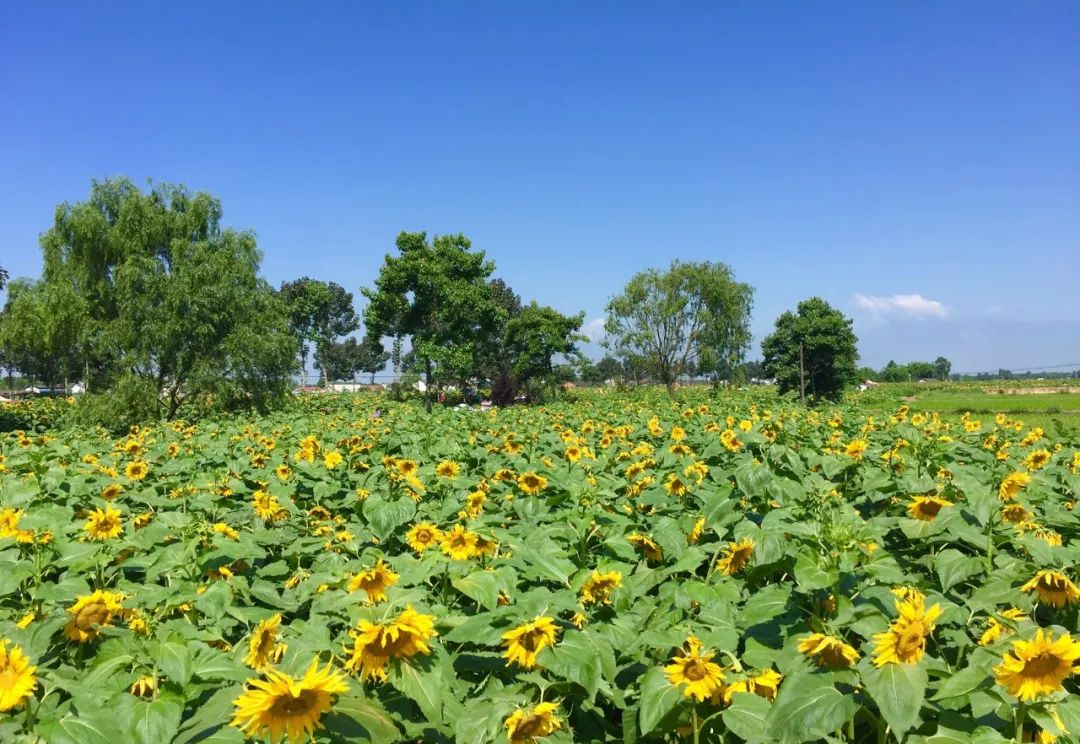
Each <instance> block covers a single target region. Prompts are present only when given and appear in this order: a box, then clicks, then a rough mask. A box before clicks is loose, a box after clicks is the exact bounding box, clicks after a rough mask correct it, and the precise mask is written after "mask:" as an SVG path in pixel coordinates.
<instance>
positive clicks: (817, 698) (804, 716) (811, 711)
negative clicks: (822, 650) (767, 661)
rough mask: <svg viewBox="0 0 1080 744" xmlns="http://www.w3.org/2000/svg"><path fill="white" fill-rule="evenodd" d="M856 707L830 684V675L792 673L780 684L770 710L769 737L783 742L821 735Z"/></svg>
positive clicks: (827, 732) (851, 700)
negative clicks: (778, 691)
mask: <svg viewBox="0 0 1080 744" xmlns="http://www.w3.org/2000/svg"><path fill="white" fill-rule="evenodd" d="M858 707H859V706H858V705H857V704H856V703H855V701H854V700H853V699H852V698H851V696H849V695H844V694H843V693H841V692H840V691H839V690H837V689H836V688H835V687H834V686H833V683H832V677H831V676H830V675H826V674H800V675H793V676H791V677H789V678H788V679H787V680H785V682H784V684H782V685H780V693H779V694H778V695H777V697H776V702H775V703H773V707H772V710H771V711H770V712H769V717H768V733H769V737H770V738H771V739H773V740H779V741H782V742H803V741H813V740H815V739H822V738H824V737H825V736H827V735H828V734H831V733H832V732H833V731H836V730H837V729H838V728H840V727H841V726H843V725H844V724H845V723H846V722H847V720H848V719H849V718H851V717H852V716H854V715H855V711H856V710H858Z"/></svg>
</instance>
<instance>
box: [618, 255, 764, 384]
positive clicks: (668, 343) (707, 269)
mask: <svg viewBox="0 0 1080 744" xmlns="http://www.w3.org/2000/svg"><path fill="white" fill-rule="evenodd" d="M753 295H754V290H753V288H752V287H750V286H749V285H748V284H743V283H741V282H737V281H735V278H734V275H733V274H732V272H731V269H730V268H729V267H728V266H727V265H725V264H722V263H712V262H709V261H705V262H700V263H695V262H682V261H674V262H672V264H671V266H670V267H669V268H668V270H667V271H661V270H658V269H649V270H647V271H643V272H641V273H639V274H636V275H634V276H633V277H632V278H631V279H630V281H629V282H628V283H627V285H626V287H625V288H624V289H623V292H622V294H620V295H618V296H617V297H614V298H613V299H612V300H611V301H610V302H609V303H608V305H607V319H606V321H605V324H604V329H605V330H606V331H607V336H606V337H605V339H604V345H605V346H606V347H607V348H609V349H610V350H611V351H612V352H614V353H615V354H616V355H618V356H619V357H621V358H622V359H624V360H630V359H636V360H640V361H641V362H642V363H643V364H644V366H645V367H646V368H647V369H648V370H649V371H650V372H652V373H653V374H655V375H656V376H657V378H658V379H659V380H660V382H662V383H663V384H664V385H666V386H667V388H668V390H669V391H670V390H671V389H672V387H673V386H674V384H675V380H676V379H677V378H678V377H679V375H681V374H685V373H687V372H688V371H689V370H691V369H696V370H699V371H701V372H705V373H713V372H716V371H718V370H721V369H732V368H734V367H735V366H736V365H737V364H739V363H740V362H741V361H742V359H743V357H744V356H745V354H746V351H747V348H748V347H749V344H750V309H751V307H752V304H753Z"/></svg>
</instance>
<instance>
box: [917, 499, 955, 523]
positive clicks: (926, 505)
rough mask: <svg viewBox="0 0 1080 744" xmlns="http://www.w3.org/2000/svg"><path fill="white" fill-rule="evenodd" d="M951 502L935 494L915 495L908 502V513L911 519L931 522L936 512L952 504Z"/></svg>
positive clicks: (935, 517)
mask: <svg viewBox="0 0 1080 744" xmlns="http://www.w3.org/2000/svg"><path fill="white" fill-rule="evenodd" d="M952 505H953V502H951V501H947V500H945V499H943V498H939V497H937V496H916V497H915V498H914V499H913V500H912V501H911V503H910V504H908V508H907V510H908V514H910V515H911V517H912V519H918V520H920V521H922V522H933V521H934V520H935V519H937V515H938V512H939V511H941V510H942V509H943V508H945V507H946V506H952Z"/></svg>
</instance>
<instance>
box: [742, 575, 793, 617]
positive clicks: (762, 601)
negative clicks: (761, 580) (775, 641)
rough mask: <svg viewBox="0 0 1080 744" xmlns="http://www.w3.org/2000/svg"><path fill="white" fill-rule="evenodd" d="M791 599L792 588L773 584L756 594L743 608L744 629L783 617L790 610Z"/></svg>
mask: <svg viewBox="0 0 1080 744" xmlns="http://www.w3.org/2000/svg"><path fill="white" fill-rule="evenodd" d="M790 599H791V587H790V586H780V585H777V584H773V585H771V586H767V587H765V588H764V589H762V590H761V591H759V592H755V593H754V595H753V596H752V597H750V599H749V600H747V602H746V606H745V607H743V611H742V614H741V615H740V617H739V622H740V624H741V625H742V627H744V628H749V627H751V626H753V625H757V624H758V623H763V622H766V621H768V620H772V619H773V618H774V617H777V616H779V615H783V614H784V613H785V612H787V609H788V600H790Z"/></svg>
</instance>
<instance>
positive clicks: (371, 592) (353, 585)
mask: <svg viewBox="0 0 1080 744" xmlns="http://www.w3.org/2000/svg"><path fill="white" fill-rule="evenodd" d="M398 578H399V577H398V575H397V574H396V573H394V572H393V571H391V570H390V569H389V568H388V567H387V565H386V563H384V562H383V561H382V560H381V559H380V560H379V562H378V563H376V564H375V567H374V568H371V569H368V570H367V571H361V572H360V573H358V574H356V575H355V576H353V577H352V579H350V580H349V591H350V592H355V591H356V590H357V589H363V590H364V592H365V593H366V594H367V599H368V602H373V603H375V604H378V603H379V602H385V601H386V590H387V588H388V587H391V586H393V585H394V584H396V583H398Z"/></svg>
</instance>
